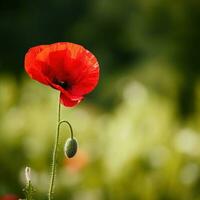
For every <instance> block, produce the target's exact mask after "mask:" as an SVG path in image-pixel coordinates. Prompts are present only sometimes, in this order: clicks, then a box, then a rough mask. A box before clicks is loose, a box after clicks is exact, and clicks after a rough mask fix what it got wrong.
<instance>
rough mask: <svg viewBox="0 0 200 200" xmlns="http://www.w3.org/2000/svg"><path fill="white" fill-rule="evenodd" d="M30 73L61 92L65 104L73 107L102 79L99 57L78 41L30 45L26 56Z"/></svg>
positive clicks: (62, 101) (27, 68)
mask: <svg viewBox="0 0 200 200" xmlns="http://www.w3.org/2000/svg"><path fill="white" fill-rule="evenodd" d="M25 70H26V72H27V73H28V74H29V76H30V77H31V78H32V79H34V80H37V81H39V82H40V83H43V84H45V85H48V86H51V87H53V88H54V89H56V90H59V91H60V100H61V103H62V104H63V105H65V106H68V107H72V106H75V105H76V104H78V103H79V102H80V101H81V100H83V98H84V95H86V94H88V93H89V92H91V91H92V90H93V89H94V88H95V87H96V85H97V83H98V80H99V64H98V61H97V59H96V58H95V56H94V55H93V54H92V53H91V52H89V51H88V50H86V49H85V48H84V47H82V46H81V45H78V44H73V43H68V42H58V43H54V44H50V45H40V46H36V47H33V48H30V49H29V51H28V52H27V53H26V55H25Z"/></svg>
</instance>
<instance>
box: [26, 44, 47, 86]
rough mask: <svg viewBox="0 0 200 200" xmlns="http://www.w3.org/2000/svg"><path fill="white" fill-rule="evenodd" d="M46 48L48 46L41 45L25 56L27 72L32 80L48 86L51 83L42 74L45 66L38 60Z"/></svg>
mask: <svg viewBox="0 0 200 200" xmlns="http://www.w3.org/2000/svg"><path fill="white" fill-rule="evenodd" d="M46 46H47V45H40V46H36V47H33V48H30V49H29V51H28V52H27V53H26V55H25V70H26V72H27V73H28V74H29V76H30V77H31V78H32V79H34V80H37V81H39V82H41V83H43V84H45V85H48V84H49V81H48V79H47V78H46V77H45V76H44V74H43V73H42V70H43V68H44V65H43V63H41V62H38V61H37V59H36V57H37V55H38V54H39V53H40V52H41V51H42V50H43V49H45V47H46Z"/></svg>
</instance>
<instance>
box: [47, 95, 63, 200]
mask: <svg viewBox="0 0 200 200" xmlns="http://www.w3.org/2000/svg"><path fill="white" fill-rule="evenodd" d="M58 101H59V102H58V122H57V131H56V138H55V143H54V151H53V161H52V170H51V180H50V186H49V193H48V200H52V199H53V188H54V181H55V175H56V164H57V151H58V143H59V136H60V131H59V129H60V126H59V123H60V111H61V105H60V98H59V100H58Z"/></svg>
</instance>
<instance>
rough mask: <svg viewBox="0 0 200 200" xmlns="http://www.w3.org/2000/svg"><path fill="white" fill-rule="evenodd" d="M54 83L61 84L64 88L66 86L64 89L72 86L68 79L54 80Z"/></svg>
mask: <svg viewBox="0 0 200 200" xmlns="http://www.w3.org/2000/svg"><path fill="white" fill-rule="evenodd" d="M54 83H55V84H56V85H60V86H61V87H62V88H64V89H69V88H70V87H71V85H70V84H69V83H68V82H66V81H58V80H54Z"/></svg>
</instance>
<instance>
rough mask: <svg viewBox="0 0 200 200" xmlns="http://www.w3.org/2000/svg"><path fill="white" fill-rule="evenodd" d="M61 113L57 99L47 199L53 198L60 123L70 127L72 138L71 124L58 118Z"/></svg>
mask: <svg viewBox="0 0 200 200" xmlns="http://www.w3.org/2000/svg"><path fill="white" fill-rule="evenodd" d="M60 113H61V104H60V99H59V104H58V122H57V131H56V138H55V143H54V151H53V161H52V169H51V179H50V185H49V193H48V200H52V199H53V189H54V182H55V176H56V165H57V152H58V144H59V137H60V125H61V124H63V123H65V124H67V125H68V126H69V128H70V137H71V138H72V139H73V136H74V134H73V129H72V126H71V124H70V123H69V122H68V121H66V120H62V121H61V120H60V118H61V117H60V115H61V114H60Z"/></svg>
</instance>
